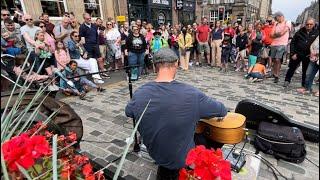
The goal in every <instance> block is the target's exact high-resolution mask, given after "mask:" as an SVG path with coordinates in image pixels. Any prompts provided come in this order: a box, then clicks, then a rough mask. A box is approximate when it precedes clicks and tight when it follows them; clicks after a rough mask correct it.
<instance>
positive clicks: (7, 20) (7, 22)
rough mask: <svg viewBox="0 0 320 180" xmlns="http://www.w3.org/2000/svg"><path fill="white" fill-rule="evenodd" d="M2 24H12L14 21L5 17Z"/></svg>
mask: <svg viewBox="0 0 320 180" xmlns="http://www.w3.org/2000/svg"><path fill="white" fill-rule="evenodd" d="M4 24H14V21H13V20H12V19H6V20H4Z"/></svg>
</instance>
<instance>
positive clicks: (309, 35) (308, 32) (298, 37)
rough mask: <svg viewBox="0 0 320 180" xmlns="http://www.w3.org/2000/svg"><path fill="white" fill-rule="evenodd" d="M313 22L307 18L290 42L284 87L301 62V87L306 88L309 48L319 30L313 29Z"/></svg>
mask: <svg viewBox="0 0 320 180" xmlns="http://www.w3.org/2000/svg"><path fill="white" fill-rule="evenodd" d="M314 26H315V20H314V19H312V18H309V19H308V20H307V21H306V24H305V26H304V27H302V28H301V29H300V30H299V31H298V32H297V33H296V34H295V35H294V36H293V39H292V40H291V45H290V47H291V50H290V52H291V59H290V62H289V69H288V71H287V74H286V77H285V82H284V87H288V86H289V84H290V82H291V78H292V76H293V74H294V72H295V71H296V69H297V68H298V66H299V65H300V63H301V62H302V79H301V86H302V87H303V88H306V81H305V80H306V72H307V68H308V65H309V62H310V57H309V56H310V46H311V44H312V42H313V41H314V40H315V39H316V38H317V36H318V35H319V30H318V29H316V28H315V27H314Z"/></svg>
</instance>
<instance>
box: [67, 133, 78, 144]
mask: <svg viewBox="0 0 320 180" xmlns="http://www.w3.org/2000/svg"><path fill="white" fill-rule="evenodd" d="M68 139H69V140H70V141H71V142H74V141H76V140H77V134H76V133H74V132H69V136H68Z"/></svg>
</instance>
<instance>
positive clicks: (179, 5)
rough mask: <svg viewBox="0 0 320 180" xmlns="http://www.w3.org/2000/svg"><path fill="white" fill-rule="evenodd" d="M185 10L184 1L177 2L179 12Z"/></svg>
mask: <svg viewBox="0 0 320 180" xmlns="http://www.w3.org/2000/svg"><path fill="white" fill-rule="evenodd" d="M181 9H183V1H182V0H177V10H181Z"/></svg>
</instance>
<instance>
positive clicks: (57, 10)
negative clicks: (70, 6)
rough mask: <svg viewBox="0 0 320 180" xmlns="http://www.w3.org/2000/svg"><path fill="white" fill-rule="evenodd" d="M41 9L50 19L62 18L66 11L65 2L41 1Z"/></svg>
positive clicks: (60, 0) (57, 0)
mask: <svg viewBox="0 0 320 180" xmlns="http://www.w3.org/2000/svg"><path fill="white" fill-rule="evenodd" d="M41 7H42V11H43V12H45V13H48V15H49V16H51V17H62V16H63V14H64V13H65V12H66V10H67V7H66V2H65V0H41Z"/></svg>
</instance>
